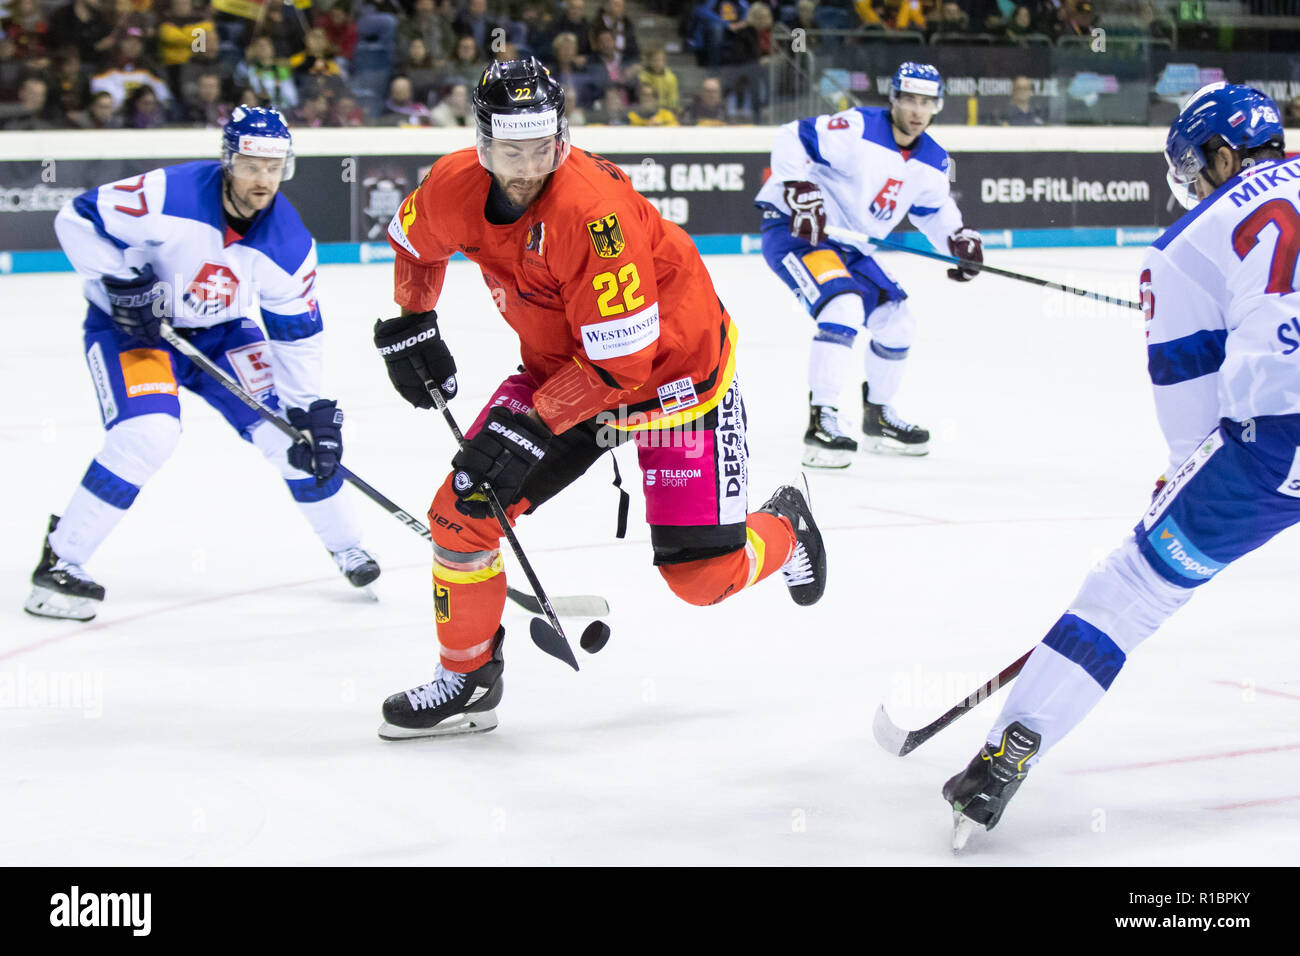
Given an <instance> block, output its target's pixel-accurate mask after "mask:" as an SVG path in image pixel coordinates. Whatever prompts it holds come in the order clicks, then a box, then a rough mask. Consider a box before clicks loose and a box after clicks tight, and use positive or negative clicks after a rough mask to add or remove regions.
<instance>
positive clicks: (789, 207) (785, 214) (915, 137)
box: [754, 63, 984, 468]
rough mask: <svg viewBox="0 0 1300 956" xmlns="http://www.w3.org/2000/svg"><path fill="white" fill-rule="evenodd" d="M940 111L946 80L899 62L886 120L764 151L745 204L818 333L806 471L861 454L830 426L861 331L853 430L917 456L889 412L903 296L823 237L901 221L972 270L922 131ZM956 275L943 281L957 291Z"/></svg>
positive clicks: (942, 161)
mask: <svg viewBox="0 0 1300 956" xmlns="http://www.w3.org/2000/svg"><path fill="white" fill-rule="evenodd" d="M942 108H943V78H942V77H941V76H940V75H939V71H938V70H936V69H935V68H934V67H933V66H929V65H927V64H920V63H904V64H903V65H902V66H900V67H899V68H898V71H897V72H896V73H895V74H894V78H893V81H892V84H891V88H890V94H889V108H888V109H867V108H854V109H848V110H844V111H842V112H839V113H835V114H834V115H831V116H815V117H809V118H807V119H802V120H798V121H797V122H793V123H787V124H786V125H784V126H782V127H781V129H780V131H779V132H778V133H777V139H776V143H775V145H774V146H773V147H772V163H771V168H772V175H771V176H770V177H769V178H768V180H767V182H766V183H764V184H763V188H762V189H761V190H759V193H758V195H757V196H756V197H755V199H754V203H755V205H757V206H758V207H759V208H760V209H762V210H763V223H762V238H763V257H764V258H765V259H766V260H767V264H768V266H769V267H770V268H771V269H772V271H774V272H775V273H776V274H777V275H778V276H779V277H780V278H781V281H783V282H784V283H785V284H786V285H788V286H789V287H790V288H791V289H792V290H793V291H794V292H796V293H797V294H798V295H799V296H800V298H801V299H802V301H803V304H804V306H805V307H806V308H807V309H808V312H809V313H810V314H811V315H812V317H813V319H814V320H815V321H816V322H817V332H816V334H815V336H814V337H813V343H812V353H811V355H810V357H809V361H808V388H809V391H810V396H809V403H810V405H811V407H810V409H809V415H808V419H809V420H808V431H807V433H806V434H805V435H804V446H805V447H804V458H803V462H804V464H805V465H810V466H813V467H822V468H845V467H848V465H849V464H851V462H852V455H853V453H854V452H856V451H857V449H858V443H857V442H856V441H855V440H854V439H852V438H851V437H849V436H848V435H847V434H845V432H844V430H843V428H842V427H841V424H840V420H839V412H838V408H839V396H840V393H841V392H842V391H843V388H844V385H845V382H846V381H847V379H849V378H850V377H851V374H852V372H851V365H852V359H853V344H854V340H855V339H856V338H857V335H858V330H859V329H860V328H863V327H865V328H866V329H867V330H868V331H869V332H870V333H871V342H870V345H869V347H868V348H867V349H866V358H865V366H866V375H865V381H864V382H863V383H862V405H863V413H862V431H863V434H864V436H865V445H866V447H867V448H868V449H869V450H871V451H875V452H892V453H901V454H906V455H924V454H926V453H927V452H928V451H929V441H930V433H929V432H928V431H926V430H925V429H924V428H919V427H917V426H916V425H913V424H910V423H909V422H907V421H905V420H903V419H902V418H900V417H899V416H898V415H897V414H896V413H895V411H894V409H893V407H892V404H891V403H892V402H893V400H894V396H895V395H896V394H897V392H898V388H899V385H900V383H901V382H902V378H903V367H904V364H905V362H906V359H907V355H908V350H909V349H910V348H911V345H912V337H913V334H914V331H915V328H916V319H915V317H914V316H913V315H912V313H911V310H910V309H909V308H908V306H907V293H906V292H904V291H903V290H902V289H901V288H900V287H899V285H898V283H897V282H895V281H894V279H893V277H892V276H891V275H890V274H889V273H888V272H886V271H885V269H884V268H883V267H882V266H881V265H880V263H878V262H877V261H876V260H875V259H874V258H872V256H871V252H872V250H873V249H874V246H873V245H871V244H870V243H864V244H862V245H861V246H860V247H856V246H853V245H849V244H847V243H845V242H842V241H839V240H831V239H827V238H826V227H827V226H834V227H839V228H841V229H847V230H850V231H852V232H857V233H863V234H865V235H868V236H871V237H872V238H873V239H882V238H884V237H885V236H888V235H889V233H890V232H892V231H893V230H894V229H895V227H897V226H898V225H899V223H901V222H902V220H903V217H904V216H908V217H909V218H910V219H911V221H912V222H913V223H914V224H915V225H916V227H917V228H918V229H920V230H921V231H922V232H923V233H924V234H925V236H926V238H928V239H929V240H930V242H932V243H933V244H934V246H935V247H936V248H938V249H941V250H943V249H946V250H948V251H949V252H951V253H952V254H953V255H954V256H957V257H958V258H961V259H965V260H969V261H970V262H973V263H980V262H982V261H983V259H984V252H983V241H982V240H981V238H980V235H979V233H977V232H975V231H974V230H973V229H967V228H965V227H964V226H963V224H962V216H961V212H960V211H959V210H958V209H957V204H956V203H955V202H953V200H952V197H951V196H950V195H949V192H948V166H949V162H948V154H947V153H946V152H945V151H944V150H943V148H942V147H941V146H940V145H939V144H938V143H936V142H935V141H934V139H933V138H931V136H930V134H929V133H927V132H926V128H927V127H928V126H929V125H930V122H931V120H932V119H933V117H934V115H935V114H936V113H938V112H939V110H940V109H942ZM975 275H978V270H977V269H975V268H971V267H966V266H961V267H958V268H954V269H949V270H948V276H949V278H952V279H955V280H956V281H958V282H966V281H968V280H970V279H971V278H972V277H974V276H975Z"/></svg>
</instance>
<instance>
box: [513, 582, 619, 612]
mask: <svg viewBox="0 0 1300 956" xmlns="http://www.w3.org/2000/svg"><path fill="white" fill-rule="evenodd" d="M506 597H508V598H510V600H512V601H514V602H515V603H516V604H518V605H519V606H520V607H521V608H523V609H524V610H525V611H527V612H528V613H529V614H541V613H543V612H542V602H541V601H539V600H537V598H535V597H533V596H532V595H531V594H526V593H524V592H523V591H516V590H515V589H514V588H512V587H507V588H506ZM551 606H552V607H554V608H555V613H556V614H558V615H560V617H604V616H605V615H606V614H608V613H609V602H608V601H606V600H605V599H604V598H603V597H597V596H596V595H595V594H573V595H570V596H568V597H554V598H551Z"/></svg>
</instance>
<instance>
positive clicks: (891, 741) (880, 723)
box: [871, 704, 916, 757]
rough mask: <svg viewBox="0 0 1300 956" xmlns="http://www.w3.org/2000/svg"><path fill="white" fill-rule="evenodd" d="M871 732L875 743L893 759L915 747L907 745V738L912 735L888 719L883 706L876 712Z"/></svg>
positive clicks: (913, 744)
mask: <svg viewBox="0 0 1300 956" xmlns="http://www.w3.org/2000/svg"><path fill="white" fill-rule="evenodd" d="M871 732H872V734H874V735H875V738H876V743H878V744H880V746H882V747H884V748H885V749H886V750H888V751H889V752H890V753H891V754H893V755H894V756H895V757H901V756H903V754H905V753H908V752H909V751H911V749H912V748H913V747H915V746H916V744H915V743H912V744H911V746H909V745H908V738H910V737H911V736H912V735H911V734H909V733H908V732H907V731H906V730H904V729H903V728H902V727H900V726H898V724H896V723H894V722H893V721H892V720H890V719H889V714H888V713H886V712H885V705H884V704H881V705H880V707H879V709H877V710H876V719H875V720H874V721H872V723H871Z"/></svg>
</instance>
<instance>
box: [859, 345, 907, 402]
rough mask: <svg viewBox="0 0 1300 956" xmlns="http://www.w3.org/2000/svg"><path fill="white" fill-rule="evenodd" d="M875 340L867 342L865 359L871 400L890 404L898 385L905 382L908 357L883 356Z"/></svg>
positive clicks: (896, 392) (864, 363)
mask: <svg viewBox="0 0 1300 956" xmlns="http://www.w3.org/2000/svg"><path fill="white" fill-rule="evenodd" d="M875 344H876V343H875V340H872V341H871V342H868V343H867V350H866V353H867V354H866V358H865V359H864V360H863V365H864V366H865V373H866V379H867V384H868V385H870V386H871V402H872V404H874V405H888V404H890V403H891V402H892V401H893V400H894V396H895V395H897V394H898V387H899V385H901V384H902V382H903V372H904V371H905V370H906V368H907V359H906V358H883V357H881V355H880V354H879V353H878V351H877V350H876V349H874V348H873V347H872V346H874V345H875Z"/></svg>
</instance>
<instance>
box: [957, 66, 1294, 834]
mask: <svg viewBox="0 0 1300 956" xmlns="http://www.w3.org/2000/svg"><path fill="white" fill-rule="evenodd" d="M1165 156H1166V159H1167V160H1168V162H1169V169H1170V173H1169V177H1170V184H1171V185H1172V186H1173V187H1174V190H1175V194H1176V195H1178V196H1179V198H1180V199H1182V200H1183V201H1184V204H1185V205H1188V206H1189V207H1190V208H1191V211H1190V212H1188V213H1186V214H1184V215H1183V217H1182V218H1181V219H1179V220H1178V221H1177V222H1176V223H1174V225H1172V226H1171V227H1169V229H1167V230H1166V231H1165V232H1164V234H1163V235H1161V236H1160V238H1159V239H1157V240H1156V241H1155V242H1154V243H1153V244H1152V245H1151V247H1150V248H1149V249H1148V250H1147V252H1146V256H1145V259H1144V261H1143V264H1142V271H1141V276H1140V281H1141V297H1142V305H1143V310H1144V311H1145V313H1146V320H1147V368H1148V371H1149V374H1150V377H1151V385H1152V388H1153V389H1154V392H1155V402H1156V412H1157V418H1158V419H1159V422H1160V426H1161V429H1162V430H1163V431H1164V434H1165V438H1166V440H1167V441H1168V444H1169V470H1168V471H1166V472H1165V476H1163V477H1162V478H1161V479H1160V480H1159V481H1157V483H1156V491H1155V494H1154V495H1153V497H1152V501H1151V504H1150V507H1149V508H1148V509H1147V511H1146V513H1145V514H1144V515H1143V516H1142V519H1141V520H1140V521H1139V522H1138V523H1137V525H1136V526H1135V527H1134V529H1133V532H1132V533H1130V534H1129V535H1128V536H1127V538H1126V539H1125V540H1124V542H1123V543H1122V544H1121V545H1120V546H1119V547H1118V548H1117V549H1116V550H1114V551H1112V552H1111V553H1110V555H1109V556H1108V557H1106V558H1105V559H1104V560H1102V561H1101V562H1100V563H1099V564H1098V565H1097V566H1096V567H1095V568H1094V569H1093V571H1092V572H1091V573H1090V574H1089V575H1088V577H1087V578H1086V579H1085V580H1084V583H1083V587H1082V588H1081V589H1080V591H1079V593H1078V594H1077V595H1076V596H1075V598H1074V600H1073V601H1072V602H1071V604H1070V605H1069V608H1068V609H1067V611H1066V613H1065V614H1064V615H1063V616H1062V617H1061V618H1060V620H1058V621H1057V622H1056V623H1055V624H1054V625H1053V626H1052V628H1051V630H1050V631H1049V632H1048V633H1047V636H1046V637H1044V638H1043V640H1042V642H1041V643H1040V644H1039V645H1038V646H1037V647H1036V648H1035V649H1034V651H1033V653H1032V654H1031V655H1030V657H1029V659H1028V661H1027V662H1026V664H1025V667H1024V670H1023V671H1021V673H1020V678H1019V680H1018V681H1017V683H1016V685H1015V687H1014V688H1013V689H1012V692H1011V694H1010V696H1009V698H1008V700H1007V702H1006V705H1005V706H1004V707H1003V709H1002V713H1001V714H1000V715H999V716H998V718H997V721H996V722H995V723H994V725H993V727H992V728H991V729H990V731H989V733H988V735H987V738H986V743H985V745H984V747H983V748H982V749H981V750H980V752H979V753H978V754H976V755H975V757H974V759H972V760H971V762H970V765H969V766H968V767H967V768H966V769H965V770H964V771H962V772H961V773H959V774H957V775H956V776H954V777H953V778H952V779H950V780H949V781H948V782H947V783H946V784H945V785H944V787H943V797H944V799H945V800H946V801H947V802H948V803H949V804H951V805H952V807H953V810H954V822H955V824H956V830H955V833H954V838H955V843H954V846H957V847H960V845H961V844H962V843H964V842H965V839H966V837H967V836H968V835H969V832H970V831H971V830H973V829H974V828H975V827H976V826H983V827H985V828H986V829H992V828H993V826H994V825H995V824H996V823H997V822H998V820H999V818H1000V817H1001V816H1002V812H1003V810H1004V809H1005V806H1006V803H1007V801H1008V800H1009V799H1010V798H1011V796H1012V794H1014V793H1015V791H1016V789H1017V788H1018V787H1019V786H1020V783H1021V781H1022V780H1023V779H1024V777H1025V774H1026V773H1027V772H1028V771H1029V769H1030V768H1031V767H1033V766H1034V765H1035V764H1036V763H1037V762H1038V760H1039V758H1040V757H1041V756H1042V755H1043V754H1044V753H1046V751H1047V750H1048V749H1049V748H1050V747H1053V746H1055V745H1056V744H1057V743H1059V742H1060V740H1061V738H1062V737H1064V736H1065V735H1066V734H1067V733H1069V732H1070V731H1071V730H1072V729H1073V728H1074V727H1075V726H1076V725H1077V724H1078V723H1079V722H1080V721H1081V720H1082V719H1083V718H1084V716H1085V715H1087V713H1088V712H1089V711H1090V710H1091V709H1092V708H1093V706H1094V705H1095V704H1097V702H1098V701H1100V700H1101V698H1102V696H1103V695H1104V694H1105V693H1106V691H1107V690H1108V689H1109V688H1110V686H1111V683H1112V682H1113V681H1114V680H1115V678H1116V676H1117V675H1118V674H1119V672H1120V669H1121V668H1122V667H1123V666H1124V663H1125V661H1126V659H1127V657H1128V655H1129V654H1131V653H1132V652H1133V650H1134V649H1135V648H1136V647H1137V646H1138V645H1139V644H1140V643H1142V641H1144V640H1146V639H1147V638H1148V637H1150V636H1151V635H1152V634H1153V633H1154V632H1155V631H1156V629H1157V628H1159V627H1160V625H1161V624H1163V623H1164V622H1165V621H1166V620H1167V619H1168V618H1169V616H1170V615H1172V614H1173V613H1174V612H1175V611H1176V610H1178V608H1180V607H1182V605H1184V604H1185V603H1187V601H1188V600H1189V599H1190V598H1191V596H1192V594H1193V593H1194V591H1195V589H1196V588H1197V587H1199V586H1201V585H1203V584H1205V583H1206V582H1208V581H1209V580H1211V579H1212V578H1213V577H1214V576H1215V575H1217V574H1218V573H1219V571H1221V570H1222V569H1223V568H1225V567H1227V566H1228V565H1229V564H1231V563H1232V562H1233V561H1235V560H1237V559H1238V558H1240V557H1241V556H1242V555H1244V554H1247V553H1249V552H1251V551H1254V550H1255V549H1256V548H1258V547H1259V546H1260V545H1262V544H1264V542H1266V541H1268V540H1269V539H1270V538H1272V537H1273V536H1274V535H1276V534H1277V533H1278V532H1279V531H1282V530H1283V529H1285V528H1288V527H1290V526H1291V525H1293V524H1295V523H1297V522H1298V521H1300V386H1298V385H1297V383H1300V321H1297V319H1296V315H1297V314H1298V313H1300V294H1297V291H1296V288H1297V287H1296V280H1297V275H1296V273H1297V256H1298V255H1300V199H1297V194H1298V193H1300V189H1297V186H1300V159H1291V160H1286V159H1284V156H1285V153H1284V143H1283V135H1282V121H1281V115H1280V114H1279V112H1278V109H1277V106H1276V104H1275V103H1274V102H1273V101H1272V100H1270V99H1269V98H1268V97H1267V96H1265V95H1264V94H1263V93H1260V92H1258V91H1257V90H1253V89H1250V88H1249V87H1244V86H1230V85H1228V84H1225V83H1216V84H1212V85H1211V86H1209V87H1206V88H1204V89H1202V90H1201V91H1199V92H1198V93H1197V94H1196V95H1195V96H1194V97H1193V98H1192V99H1191V100H1190V101H1189V102H1188V104H1187V105H1186V106H1185V107H1184V108H1183V110H1182V113H1181V114H1180V115H1179V117H1178V119H1177V120H1175V121H1174V124H1173V126H1172V128H1171V129H1170V131H1169V136H1168V139H1167V142H1166V146H1165Z"/></svg>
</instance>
